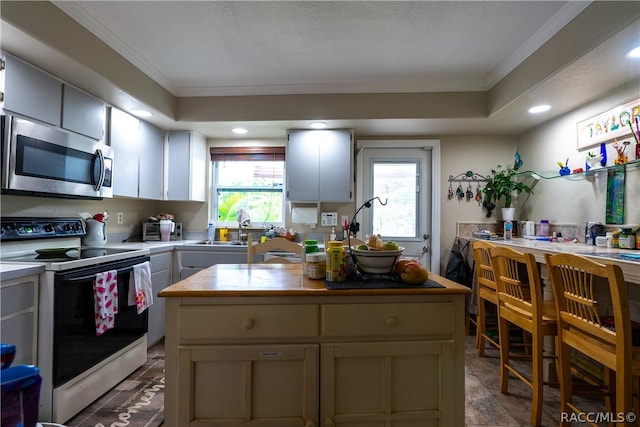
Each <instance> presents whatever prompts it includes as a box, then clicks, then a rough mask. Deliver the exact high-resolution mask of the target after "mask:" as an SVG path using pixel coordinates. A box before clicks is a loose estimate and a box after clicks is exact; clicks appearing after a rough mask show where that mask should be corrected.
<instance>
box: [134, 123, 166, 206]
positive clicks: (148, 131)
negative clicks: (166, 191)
mask: <svg viewBox="0 0 640 427" xmlns="http://www.w3.org/2000/svg"><path fill="white" fill-rule="evenodd" d="M139 135H140V162H139V165H140V181H139V183H138V186H139V188H138V197H140V198H142V199H153V200H162V184H163V183H162V180H163V176H164V174H163V165H164V162H163V159H164V132H163V131H162V130H161V129H158V128H157V127H155V126H153V125H150V124H149V123H147V122H144V121H140V134H139Z"/></svg>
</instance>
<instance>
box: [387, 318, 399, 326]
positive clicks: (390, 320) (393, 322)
mask: <svg viewBox="0 0 640 427" xmlns="http://www.w3.org/2000/svg"><path fill="white" fill-rule="evenodd" d="M397 324H398V319H396V318H395V317H394V316H387V325H388V326H396V325H397Z"/></svg>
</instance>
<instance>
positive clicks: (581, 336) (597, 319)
mask: <svg viewBox="0 0 640 427" xmlns="http://www.w3.org/2000/svg"><path fill="white" fill-rule="evenodd" d="M545 259H546V263H547V266H548V268H549V274H550V279H551V285H552V287H553V296H554V299H555V302H556V310H557V313H558V321H559V325H560V326H559V329H560V331H562V334H563V338H565V339H568V340H569V341H570V344H569V345H570V346H571V347H574V348H576V349H577V350H579V351H581V352H586V354H592V353H595V354H593V355H592V357H593V358H595V359H596V360H598V361H599V362H600V363H602V364H604V365H606V366H608V367H609V368H611V369H615V366H616V365H615V361H616V357H617V356H616V354H617V351H616V349H618V350H619V351H621V352H622V351H624V350H628V352H629V354H630V349H631V342H632V341H631V334H632V331H631V320H630V315H629V301H628V296H627V287H626V284H625V281H624V277H623V275H622V270H621V269H620V267H619V266H617V265H615V264H600V263H598V262H595V261H592V260H590V259H588V258H585V257H582V256H580V255H574V254H568V253H562V254H557V255H548V254H547V255H545ZM598 278H601V280H605V281H606V282H607V284H608V286H606V287H607V288H608V290H609V293H610V297H611V310H612V312H613V319H614V324H615V328H614V327H613V325H610V324H605V322H603V310H602V308H601V307H600V305H599V303H598V299H597V298H596V295H595V284H596V281H598ZM575 340H578V342H574V341H575Z"/></svg>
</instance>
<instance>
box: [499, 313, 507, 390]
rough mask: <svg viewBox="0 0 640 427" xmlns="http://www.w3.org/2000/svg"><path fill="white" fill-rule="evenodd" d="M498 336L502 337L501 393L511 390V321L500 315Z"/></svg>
mask: <svg viewBox="0 0 640 427" xmlns="http://www.w3.org/2000/svg"><path fill="white" fill-rule="evenodd" d="M498 336H499V337H500V338H499V339H500V393H503V394H506V393H508V392H509V370H508V369H507V368H506V365H508V364H509V322H507V321H506V320H505V319H503V318H502V317H498Z"/></svg>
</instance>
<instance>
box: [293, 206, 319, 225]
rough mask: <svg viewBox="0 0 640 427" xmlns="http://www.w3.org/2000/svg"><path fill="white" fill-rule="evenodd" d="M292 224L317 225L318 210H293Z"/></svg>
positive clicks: (297, 208)
mask: <svg viewBox="0 0 640 427" xmlns="http://www.w3.org/2000/svg"><path fill="white" fill-rule="evenodd" d="M291 222H295V223H298V224H317V223H318V208H316V207H313V208H309V207H304V208H303V207H295V208H292V209H291Z"/></svg>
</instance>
